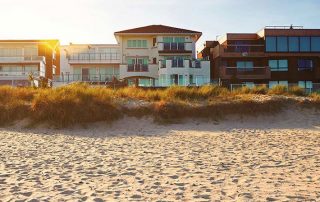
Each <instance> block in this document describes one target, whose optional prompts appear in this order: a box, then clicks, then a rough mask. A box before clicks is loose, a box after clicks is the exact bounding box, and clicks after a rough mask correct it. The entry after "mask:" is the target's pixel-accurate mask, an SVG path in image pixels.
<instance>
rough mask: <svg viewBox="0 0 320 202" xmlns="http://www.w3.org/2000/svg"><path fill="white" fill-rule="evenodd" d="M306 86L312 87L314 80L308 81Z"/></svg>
mask: <svg viewBox="0 0 320 202" xmlns="http://www.w3.org/2000/svg"><path fill="white" fill-rule="evenodd" d="M306 88H309V89H310V88H312V81H306Z"/></svg>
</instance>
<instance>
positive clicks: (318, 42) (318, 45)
mask: <svg viewBox="0 0 320 202" xmlns="http://www.w3.org/2000/svg"><path fill="white" fill-rule="evenodd" d="M311 51H312V52H320V37H319V36H317V37H311Z"/></svg>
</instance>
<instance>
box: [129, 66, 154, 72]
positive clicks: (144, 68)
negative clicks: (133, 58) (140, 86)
mask: <svg viewBox="0 0 320 202" xmlns="http://www.w3.org/2000/svg"><path fill="white" fill-rule="evenodd" d="M148 71H149V68H148V65H147V64H128V72H148Z"/></svg>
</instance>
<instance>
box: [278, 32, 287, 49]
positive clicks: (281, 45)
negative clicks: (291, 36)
mask: <svg viewBox="0 0 320 202" xmlns="http://www.w3.org/2000/svg"><path fill="white" fill-rule="evenodd" d="M277 51H278V52H287V51H288V41H287V37H285V36H278V37H277Z"/></svg>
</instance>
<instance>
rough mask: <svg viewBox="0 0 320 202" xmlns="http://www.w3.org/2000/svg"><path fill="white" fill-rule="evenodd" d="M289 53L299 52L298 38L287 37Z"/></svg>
mask: <svg viewBox="0 0 320 202" xmlns="http://www.w3.org/2000/svg"><path fill="white" fill-rule="evenodd" d="M289 52H299V37H289Z"/></svg>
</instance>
